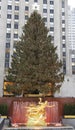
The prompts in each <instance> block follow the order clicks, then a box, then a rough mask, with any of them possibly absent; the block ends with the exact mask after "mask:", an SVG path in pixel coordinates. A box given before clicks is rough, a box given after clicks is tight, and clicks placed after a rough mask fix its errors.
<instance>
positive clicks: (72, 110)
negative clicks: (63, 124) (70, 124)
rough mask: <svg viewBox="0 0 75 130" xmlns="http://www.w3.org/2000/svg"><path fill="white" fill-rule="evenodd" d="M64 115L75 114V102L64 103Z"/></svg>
mask: <svg viewBox="0 0 75 130" xmlns="http://www.w3.org/2000/svg"><path fill="white" fill-rule="evenodd" d="M63 112H64V115H75V104H65V105H64V110H63Z"/></svg>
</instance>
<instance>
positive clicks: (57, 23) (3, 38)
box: [0, 0, 69, 96]
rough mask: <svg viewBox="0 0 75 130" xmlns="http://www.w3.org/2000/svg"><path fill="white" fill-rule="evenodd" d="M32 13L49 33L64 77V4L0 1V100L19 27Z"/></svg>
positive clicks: (63, 1)
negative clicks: (42, 20)
mask: <svg viewBox="0 0 75 130" xmlns="http://www.w3.org/2000/svg"><path fill="white" fill-rule="evenodd" d="M35 9H37V10H38V13H40V14H41V16H42V17H43V18H44V22H45V25H46V26H47V28H48V29H49V30H50V31H49V34H50V35H51V36H52V42H53V43H54V45H55V46H57V53H58V56H59V59H61V60H62V61H63V72H64V74H66V73H68V70H69V69H67V67H66V65H67V64H68V63H67V59H68V58H67V57H68V55H67V54H68V49H67V11H68V2H67V0H0V96H3V82H4V77H5V75H6V74H7V72H8V68H9V67H10V65H11V55H12V54H13V51H15V44H16V41H17V40H19V36H21V34H22V27H23V25H24V24H26V22H27V20H28V17H30V15H31V13H32V12H33V11H34V10H35Z"/></svg>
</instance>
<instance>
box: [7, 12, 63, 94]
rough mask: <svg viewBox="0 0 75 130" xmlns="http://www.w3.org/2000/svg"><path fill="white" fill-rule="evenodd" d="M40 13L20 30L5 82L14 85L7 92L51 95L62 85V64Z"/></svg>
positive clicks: (8, 87)
mask: <svg viewBox="0 0 75 130" xmlns="http://www.w3.org/2000/svg"><path fill="white" fill-rule="evenodd" d="M56 49H57V48H56V47H54V45H53V43H51V36H49V35H48V29H47V27H46V26H45V24H44V21H43V19H42V18H41V16H40V14H38V13H37V12H36V11H34V12H33V13H32V14H31V16H30V18H29V19H28V21H27V24H25V25H24V27H23V33H22V36H21V38H20V41H18V42H17V45H16V52H15V53H14V55H13V56H12V63H11V68H9V73H8V76H7V80H8V81H11V82H13V84H12V85H11V87H10V85H8V86H7V91H11V92H13V93H16V94H21V93H23V94H24V93H28V94H29V93H34V92H35V93H36V92H37V90H38V91H39V92H40V93H49V92H50V91H51V92H52V93H54V92H55V91H56V90H58V89H59V88H60V86H61V83H62V81H63V74H62V72H61V68H62V63H61V61H59V59H58V55H57V53H56Z"/></svg>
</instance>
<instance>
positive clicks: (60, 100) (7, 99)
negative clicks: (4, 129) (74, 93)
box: [0, 97, 75, 119]
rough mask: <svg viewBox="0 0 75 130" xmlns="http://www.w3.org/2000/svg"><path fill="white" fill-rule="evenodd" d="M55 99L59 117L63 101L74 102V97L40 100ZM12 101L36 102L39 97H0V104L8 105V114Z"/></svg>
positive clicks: (10, 111)
mask: <svg viewBox="0 0 75 130" xmlns="http://www.w3.org/2000/svg"><path fill="white" fill-rule="evenodd" d="M46 100H47V101H49V102H50V101H57V102H58V104H59V115H60V119H61V118H62V116H63V106H64V104H65V103H75V98H52V97H43V98H42V101H46ZM13 101H24V102H25V101H29V102H32V101H33V102H34V101H35V102H38V101H39V98H37V97H25V98H21V97H1V98H0V104H1V103H6V104H7V105H8V110H9V113H8V116H11V114H12V103H13Z"/></svg>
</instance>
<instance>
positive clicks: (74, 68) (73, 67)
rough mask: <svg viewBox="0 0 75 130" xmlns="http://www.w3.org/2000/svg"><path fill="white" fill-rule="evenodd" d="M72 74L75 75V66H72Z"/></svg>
mask: <svg viewBox="0 0 75 130" xmlns="http://www.w3.org/2000/svg"><path fill="white" fill-rule="evenodd" d="M72 74H75V66H72Z"/></svg>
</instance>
